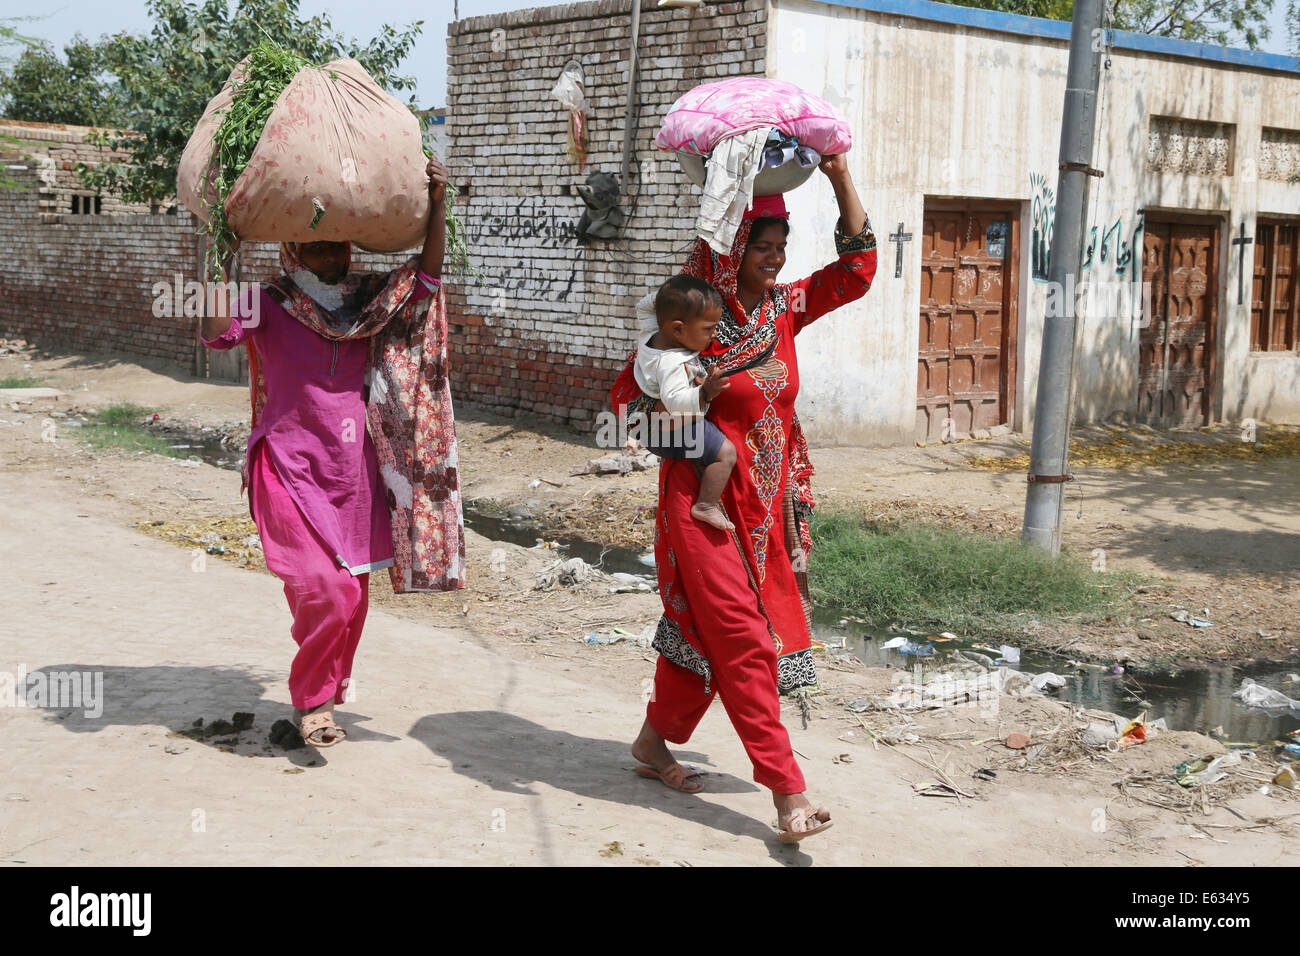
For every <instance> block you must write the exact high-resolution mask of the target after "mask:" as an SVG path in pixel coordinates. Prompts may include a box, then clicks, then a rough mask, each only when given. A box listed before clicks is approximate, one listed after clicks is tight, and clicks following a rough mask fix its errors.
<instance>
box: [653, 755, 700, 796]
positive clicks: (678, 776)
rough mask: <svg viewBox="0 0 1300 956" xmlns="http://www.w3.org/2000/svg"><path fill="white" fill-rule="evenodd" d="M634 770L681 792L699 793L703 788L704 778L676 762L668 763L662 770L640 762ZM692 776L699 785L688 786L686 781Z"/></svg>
mask: <svg viewBox="0 0 1300 956" xmlns="http://www.w3.org/2000/svg"><path fill="white" fill-rule="evenodd" d="M636 772H637V773H639V774H640V775H641V776H643V777H649V778H650V779H651V780H658V781H659V782H660V783H662V784H663V785H664V786H665V787H668V788H669V789H670V790H680V791H681V792H682V793H699V792H700V791H701V790H703V789H704V778H703V777H702V776H701V775H700V774H698V773H696V772H695V771H694V770H687V769H686V768H685V767H683V766H682V765H681V764H679V763H677V762H675V761H674V762H673V763H670V764H669V765H668V766H666V767H664V769H662V770H656V769H655V768H654V767H652V766H650V765H649V764H648V763H643V764H640V765H639V766H638V767H637V768H636ZM692 777H694V778H695V779H696V780H699V781H700V782H699V785H698V786H695V787H690V786H688V785H687V783H686V781H688V780H690V779H691V778H692Z"/></svg>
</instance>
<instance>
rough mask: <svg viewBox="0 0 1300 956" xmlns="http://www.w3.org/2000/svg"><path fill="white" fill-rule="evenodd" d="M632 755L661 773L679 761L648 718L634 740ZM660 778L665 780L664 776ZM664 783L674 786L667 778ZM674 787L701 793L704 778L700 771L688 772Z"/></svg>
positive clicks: (687, 791)
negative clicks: (677, 785)
mask: <svg viewBox="0 0 1300 956" xmlns="http://www.w3.org/2000/svg"><path fill="white" fill-rule="evenodd" d="M632 756H633V757H635V758H636V759H637V762H638V763H643V764H645V765H646V766H647V767H651V768H653V769H654V770H655V771H656V772H658V773H661V774H662V773H663V771H665V770H667V769H668V768H670V767H672V766H673V765H674V764H676V763H677V761H676V760H675V759H674V758H673V755H672V751H670V750H669V749H668V744H667V743H665V742H664V739H663V738H662V737H660V736H659V735H658V734H657V733H655V729H654V728H653V727H651V726H650V721H648V720H647V721H646V722H645V723H643V724H642V725H641V732H640V733H639V734H637V735H636V740H634V741H632ZM659 779H660V780H663V777H662V776H661V777H660V778H659ZM664 783H666V784H668V785H669V786H673V784H672V783H670V782H669V781H667V780H664ZM674 789H680V790H681V791H682V793H699V792H700V791H701V790H703V789H704V780H703V778H702V777H701V776H700V775H699V774H698V773H690V772H687V773H685V775H684V776H683V778H682V780H681V781H680V786H679V787H675V788H674Z"/></svg>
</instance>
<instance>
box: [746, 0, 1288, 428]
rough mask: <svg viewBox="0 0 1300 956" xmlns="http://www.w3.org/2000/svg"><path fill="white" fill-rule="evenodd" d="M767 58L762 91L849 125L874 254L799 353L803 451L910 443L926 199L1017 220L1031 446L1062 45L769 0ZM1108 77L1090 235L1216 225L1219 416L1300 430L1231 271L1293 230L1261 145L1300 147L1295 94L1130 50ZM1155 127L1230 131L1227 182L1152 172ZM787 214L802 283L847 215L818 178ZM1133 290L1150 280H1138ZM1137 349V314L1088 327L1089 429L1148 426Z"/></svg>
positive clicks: (1090, 322) (1123, 297)
mask: <svg viewBox="0 0 1300 956" xmlns="http://www.w3.org/2000/svg"><path fill="white" fill-rule="evenodd" d="M767 48H768V57H767V73H768V75H769V76H772V77H775V78H778V79H785V80H790V81H791V82H795V83H798V84H800V85H801V86H803V87H804V88H806V89H809V90H810V91H812V92H814V93H817V94H819V95H821V96H824V97H825V98H826V99H827V100H829V101H830V102H831V103H833V104H834V105H836V106H837V107H838V108H840V109H841V110H842V111H843V112H844V113H845V114H846V116H847V117H848V118H849V120H850V122H851V124H852V126H853V132H854V148H853V151H852V153H851V154H850V160H851V169H852V173H853V177H854V180H855V181H856V183H857V184H858V189H859V192H860V193H861V195H862V199H863V203H864V205H865V206H866V208H867V212H868V214H869V215H870V217H871V221H872V223H873V225H874V226H875V229H876V237H877V241H878V243H879V248H880V268H879V271H878V273H877V282H876V285H875V287H874V288H873V289H872V290H871V291H870V292H869V293H868V294H867V296H866V297H865V298H864V299H862V300H860V301H859V302H857V303H854V304H853V305H850V306H848V307H846V308H844V309H842V310H840V311H839V312H837V313H835V314H833V315H832V316H828V317H826V318H825V319H823V320H821V321H820V322H818V323H817V324H816V325H814V326H813V327H812V328H810V329H809V330H808V331H807V332H806V333H804V334H803V335H802V336H801V337H800V349H799V359H800V370H801V378H802V382H803V384H802V390H801V395H800V400H799V401H800V416H801V418H802V419H803V420H804V422H805V423H806V425H807V427H808V430H809V432H810V434H811V435H812V436H813V437H814V438H815V439H816V440H817V441H819V442H822V443H828V442H839V443H845V444H858V443H881V444H892V443H900V442H902V443H908V442H911V441H912V440H913V438H914V425H915V420H916V411H915V408H916V363H917V348H918V337H919V309H920V274H921V244H920V234H921V220H922V210H923V207H924V201H925V197H926V196H932V197H941V196H952V197H970V198H979V199H997V200H1012V201H1017V202H1019V203H1020V204H1021V217H1020V229H1021V241H1020V264H1019V265H1020V275H1019V290H1020V307H1019V317H1020V318H1019V334H1018V349H1019V358H1018V361H1017V363H1016V364H1017V368H1018V370H1019V372H1018V379H1019V380H1018V381H1017V382H1016V386H1015V387H1016V394H1017V400H1016V416H1015V420H1014V421H1013V422H1012V423H1011V424H1012V425H1013V427H1015V428H1017V429H1027V428H1029V427H1031V424H1032V416H1033V404H1034V393H1035V388H1036V383H1037V370H1038V364H1039V362H1038V360H1039V351H1040V348H1041V325H1042V315H1043V310H1044V306H1045V285H1044V284H1042V283H1038V282H1035V281H1033V280H1032V278H1031V275H1030V255H1029V248H1030V242H1029V241H1030V236H1031V222H1030V216H1031V205H1032V201H1033V198H1034V192H1035V188H1036V186H1035V181H1034V177H1038V180H1037V182H1038V183H1040V184H1041V183H1045V184H1046V187H1047V188H1049V189H1050V190H1051V191H1052V192H1053V193H1055V191H1056V185H1057V160H1058V151H1059V142H1060V123H1061V108H1062V102H1063V97H1064V91H1065V76H1066V65H1067V61H1068V43H1067V42H1066V41H1064V40H1058V39H1055V38H1051V37H1033V36H1025V35H1016V34H1012V33H1005V32H994V31H991V30H983V29H977V28H974V27H967V26H959V25H954V24H949V23H940V22H932V21H927V20H921V19H916V18H912V17H907V16H900V15H895V14H886V13H877V12H870V11H866V10H859V9H854V8H849V7H844V6H838V5H832V4H827V3H820V2H816V0H773V9H772V12H771V15H770V17H769V20H768V44H767ZM1111 63H1112V65H1111V69H1110V71H1109V75H1108V76H1107V77H1105V78H1104V80H1103V83H1104V88H1105V99H1104V113H1102V114H1101V115H1100V116H1099V131H1098V140H1097V153H1096V158H1095V160H1094V165H1095V166H1097V167H1099V168H1101V169H1103V170H1105V174H1106V175H1105V178H1104V179H1102V180H1100V181H1095V180H1094V185H1093V189H1092V198H1093V200H1094V203H1093V209H1092V211H1091V213H1090V215H1089V222H1090V224H1095V225H1097V226H1098V229H1099V234H1104V233H1105V232H1106V230H1107V229H1110V228H1111V227H1113V226H1114V225H1115V223H1116V222H1117V220H1118V221H1119V222H1120V227H1119V229H1116V230H1114V235H1113V236H1112V242H1114V241H1116V239H1117V237H1119V236H1122V238H1123V240H1124V241H1131V240H1132V239H1133V238H1134V226H1135V223H1136V222H1137V217H1136V212H1137V211H1138V210H1145V211H1146V212H1147V213H1148V214H1150V213H1152V212H1156V211H1183V212H1197V213H1204V214H1214V215H1219V216H1221V217H1222V224H1221V227H1220V228H1221V232H1222V238H1221V243H1220V263H1219V276H1220V281H1219V330H1220V338H1219V346H1218V347H1219V350H1220V351H1219V369H1220V382H1219V383H1218V384H1217V385H1216V387H1215V390H1214V395H1215V399H1216V400H1215V402H1214V404H1213V405H1212V414H1213V416H1214V417H1215V418H1240V417H1244V416H1251V417H1256V418H1260V419H1265V420H1268V419H1271V420H1275V421H1300V358H1297V356H1296V355H1295V354H1294V353H1292V354H1289V355H1284V356H1279V355H1255V356H1252V355H1250V353H1249V332H1250V293H1249V290H1250V275H1251V272H1252V269H1253V263H1252V260H1251V256H1250V254H1249V251H1248V253H1247V255H1246V258H1245V274H1246V296H1245V301H1244V304H1242V305H1240V306H1239V305H1238V304H1237V294H1236V290H1237V268H1238V258H1237V255H1236V253H1235V250H1234V247H1232V246H1231V244H1230V243H1229V242H1228V239H1229V238H1230V235H1229V234H1235V233H1236V231H1237V229H1238V228H1239V224H1240V223H1241V222H1242V220H1243V219H1244V220H1245V222H1246V234H1247V236H1253V234H1254V228H1255V217H1256V215H1257V214H1261V215H1293V216H1294V215H1298V214H1300V187H1297V186H1295V185H1288V184H1286V183H1285V182H1282V181H1264V180H1261V179H1260V178H1259V176H1258V175H1257V170H1258V166H1257V160H1258V157H1257V152H1258V149H1259V143H1260V135H1261V127H1263V126H1272V127H1281V128H1285V129H1292V130H1294V129H1300V76H1297V75H1296V74H1294V73H1292V74H1285V73H1280V72H1272V71H1266V70H1261V69H1258V68H1254V67H1245V66H1237V65H1230V64H1224V63H1219V62H1213V61H1208V60H1200V59H1195V58H1190V57H1181V56H1180V57H1175V56H1166V55H1154V54H1145V53H1138V52H1135V51H1128V50H1115V51H1113V53H1112V56H1111ZM1153 115H1154V116H1175V117H1183V118H1187V119H1193V120H1201V121H1208V122H1214V123H1227V124H1234V125H1235V136H1234V143H1233V152H1234V155H1233V156H1232V163H1231V171H1230V173H1229V174H1228V175H1223V176H1218V175H1198V174H1191V173H1183V172H1176V171H1175V172H1161V171H1152V170H1149V169H1148V165H1149V161H1148V148H1147V147H1148V133H1149V121H1150V117H1151V116H1153ZM1039 188H1041V187H1039ZM788 200H789V205H790V207H791V236H792V239H791V243H790V256H789V262H788V265H787V267H786V272H785V273H784V275H785V277H787V278H793V277H797V276H799V275H806V274H807V273H809V272H811V271H812V270H814V269H815V268H817V267H818V266H820V265H822V264H824V263H826V262H828V261H830V259H831V258H833V256H834V248H833V243H832V240H831V229H832V225H833V223H834V221H835V217H836V214H837V213H836V206H835V200H834V195H833V193H832V191H831V189H830V187H829V185H828V184H827V182H826V181H825V179H824V177H821V176H817V177H815V178H814V180H813V181H812V183H811V184H810V185H807V186H804V187H802V188H801V189H799V190H797V191H796V192H794V193H792V194H790V196H789V197H788ZM900 221H901V222H902V223H904V227H905V229H906V230H907V231H909V232H911V233H912V235H913V240H912V241H911V242H909V243H907V244H906V245H905V246H904V255H903V275H902V278H899V279H895V278H894V256H895V247H894V245H893V244H892V243H890V242H889V241H888V236H889V234H890V233H891V232H893V231H894V230H895V229H896V228H897V225H898V223H899V222H900ZM1137 238H1138V242H1139V245H1140V236H1139V237H1137ZM1251 248H1253V247H1248V250H1249V249H1251ZM1101 272H1102V270H1101V269H1092V270H1089V273H1088V274H1087V275H1088V276H1089V278H1088V281H1089V282H1090V283H1094V284H1095V283H1098V282H1100V281H1101V279H1102V278H1103V277H1102V276H1101ZM1137 274H1138V276H1139V279H1140V276H1141V268H1140V263H1139V268H1138V272H1137ZM1104 278H1105V279H1106V281H1107V282H1108V283H1110V284H1112V285H1114V283H1116V282H1117V281H1118V280H1117V279H1116V278H1115V277H1114V276H1113V275H1108V276H1105V277H1104ZM1137 286H1138V288H1137V289H1134V290H1131V292H1132V294H1129V290H1122V289H1115V290H1114V291H1116V293H1117V294H1116V295H1115V296H1113V299H1114V300H1118V301H1129V300H1131V301H1133V302H1135V303H1136V302H1137V301H1138V300H1139V298H1140V295H1139V293H1140V281H1139V282H1138V283H1137ZM1094 301H1096V300H1094ZM1094 311H1095V310H1094ZM1138 335H1139V328H1138V324H1137V320H1136V319H1135V317H1134V315H1133V314H1132V313H1130V312H1129V311H1128V310H1127V309H1126V308H1121V309H1120V314H1094V315H1092V316H1090V317H1085V320H1084V324H1083V331H1082V334H1081V339H1080V349H1079V355H1078V362H1077V371H1078V375H1077V380H1076V414H1077V419H1078V420H1079V421H1089V420H1097V419H1101V418H1104V417H1106V416H1108V415H1110V414H1111V413H1113V412H1124V413H1126V414H1130V415H1131V414H1132V413H1133V412H1134V411H1135V409H1136V402H1137V362H1138Z"/></svg>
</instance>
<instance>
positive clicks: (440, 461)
mask: <svg viewBox="0 0 1300 956" xmlns="http://www.w3.org/2000/svg"><path fill="white" fill-rule="evenodd" d="M416 263H417V260H415V259H414V258H412V259H411V260H409V261H408V262H406V263H405V264H404V265H402V266H401V267H399V268H398V269H395V270H393V271H392V272H390V273H373V272H372V273H358V274H352V275H347V276H345V277H344V278H343V280H341V281H340V282H339V283H338V284H337V285H336V286H334V287H332V288H333V289H335V290H337V292H338V294H339V300H338V301H334V300H333V299H332V300H331V302H330V305H331V307H330V308H327V307H326V306H324V305H322V304H321V303H320V302H318V301H317V300H315V299H313V298H312V297H311V296H310V295H308V293H307V292H306V291H304V289H303V288H302V287H301V286H300V285H299V283H298V282H297V281H295V279H294V276H295V275H300V276H301V274H302V273H303V272H305V271H306V268H305V266H304V265H303V264H302V262H301V260H300V259H299V258H298V256H297V249H296V248H295V247H294V246H292V245H290V244H288V243H285V244H282V245H281V247H280V265H281V266H282V267H283V269H284V274H283V275H281V276H278V277H276V278H275V279H272V280H271V281H270V282H267V283H265V284H264V286H263V288H264V289H265V290H266V292H267V294H269V295H270V296H271V298H273V299H274V300H275V301H276V302H277V303H279V305H280V306H281V307H282V308H283V309H284V311H285V312H287V313H288V314H289V315H291V316H293V317H294V318H295V319H297V320H298V321H299V322H301V323H302V324H303V325H305V326H307V327H308V328H309V329H311V330H312V331H313V332H315V333H317V334H318V335H320V336H322V337H324V338H326V339H329V340H331V341H349V340H352V339H359V338H368V339H369V340H370V341H369V343H368V349H369V356H368V360H367V369H366V382H367V383H368V384H369V386H370V395H369V399H368V402H367V406H366V418H367V422H368V425H369V432H370V438H371V441H372V442H373V443H374V445H375V451H376V453H377V456H378V459H379V473H380V477H381V478H382V480H383V484H384V490H385V498H386V500H387V503H388V513H389V517H390V519H391V522H392V528H393V566H392V567H390V568H389V569H388V573H389V577H390V579H391V581H392V585H393V591H394V593H397V594H404V593H409V592H415V591H450V590H455V589H457V588H461V587H464V585H465V536H464V525H463V518H462V514H461V500H460V485H459V478H458V474H457V454H456V432H455V422H454V419H453V415H452V405H451V389H450V386H449V384H448V379H447V310H446V304H445V299H444V296H443V291H442V289H441V288H439V289H438V290H437V292H435V293H434V294H433V295H431V296H426V297H422V298H419V299H414V298H413V297H412V293H413V292H414V291H415V288H416V283H417V282H419V281H420V280H419V277H418V275H417V272H418V268H417V264H416ZM302 278H304V279H305V278H306V277H305V276H303V277H302ZM318 295H319V292H318ZM246 344H247V345H248V378H249V390H250V392H251V401H252V420H253V427H254V428H255V427H256V426H257V420H258V417H259V416H260V415H261V412H262V408H263V407H264V406H265V404H266V382H265V379H264V377H263V375H262V370H261V368H260V367H259V363H258V359H257V351H256V349H255V348H254V347H253V343H252V341H251V340H247V341H246ZM247 484H248V477H247V472H246V471H245V475H244V486H245V487H246V486H247ZM240 490H241V491H242V490H243V488H242V487H241V489H240Z"/></svg>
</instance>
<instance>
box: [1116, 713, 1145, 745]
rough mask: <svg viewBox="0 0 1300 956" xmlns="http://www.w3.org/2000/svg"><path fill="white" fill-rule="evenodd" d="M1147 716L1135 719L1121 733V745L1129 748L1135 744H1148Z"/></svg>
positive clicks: (1142, 715) (1143, 715)
mask: <svg viewBox="0 0 1300 956" xmlns="http://www.w3.org/2000/svg"><path fill="white" fill-rule="evenodd" d="M1146 716H1147V715H1146V714H1145V713H1143V714H1141V715H1140V716H1137V717H1134V718H1133V719H1132V720H1130V721H1129V722H1128V723H1127V724H1125V725H1124V729H1123V730H1121V731H1120V732H1119V745H1120V746H1121V747H1128V746H1131V745H1133V744H1144V743H1146V742H1147V721H1146Z"/></svg>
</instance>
